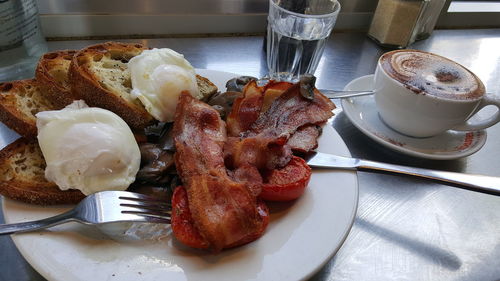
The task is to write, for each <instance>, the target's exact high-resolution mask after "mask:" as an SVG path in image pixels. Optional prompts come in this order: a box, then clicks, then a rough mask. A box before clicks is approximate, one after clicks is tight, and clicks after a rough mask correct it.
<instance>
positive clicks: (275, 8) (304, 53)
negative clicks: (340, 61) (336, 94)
mask: <svg viewBox="0 0 500 281" xmlns="http://www.w3.org/2000/svg"><path fill="white" fill-rule="evenodd" d="M339 11H340V3H338V2H337V0H298V1H297V0H269V16H268V25H267V65H268V68H269V77H270V78H271V79H274V80H280V81H296V80H298V78H299V75H301V74H305V73H309V74H314V72H315V71H316V68H317V67H318V63H319V61H320V59H321V56H322V54H323V50H324V49H325V45H326V41H327V39H328V36H329V35H330V33H331V31H332V28H333V26H334V25H335V21H336V20H337V15H338V14H339Z"/></svg>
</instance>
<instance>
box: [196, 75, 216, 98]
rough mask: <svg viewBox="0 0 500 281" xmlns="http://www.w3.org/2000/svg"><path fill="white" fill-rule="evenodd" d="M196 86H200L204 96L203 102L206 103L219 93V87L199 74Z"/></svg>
mask: <svg viewBox="0 0 500 281" xmlns="http://www.w3.org/2000/svg"><path fill="white" fill-rule="evenodd" d="M196 84H198V89H199V90H200V93H201V94H202V96H203V98H201V100H202V101H204V102H206V101H208V100H209V99H210V98H211V97H212V96H213V95H214V94H215V93H217V91H218V89H217V86H215V84H214V83H212V81H210V80H208V78H205V77H203V76H200V75H198V74H196Z"/></svg>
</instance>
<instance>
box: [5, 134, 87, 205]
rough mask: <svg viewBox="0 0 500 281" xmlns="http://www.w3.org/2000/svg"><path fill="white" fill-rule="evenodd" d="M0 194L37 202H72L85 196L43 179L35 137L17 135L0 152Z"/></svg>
mask: <svg viewBox="0 0 500 281" xmlns="http://www.w3.org/2000/svg"><path fill="white" fill-rule="evenodd" d="M0 194H2V195H4V196H6V197H8V198H11V199H15V200H19V201H23V202H26V203H32V204H39V205H54V204H73V203H77V202H79V201H80V200H82V199H83V198H84V197H85V196H84V195H83V194H82V193H81V192H80V191H79V190H67V191H62V190H60V189H59V188H58V187H57V185H56V184H55V183H52V182H49V181H47V180H46V179H45V160H44V158H43V155H42V151H41V150H40V148H39V147H38V143H37V141H36V140H34V139H33V140H28V139H25V138H20V139H18V140H16V141H15V142H13V143H11V144H10V145H8V146H6V147H5V148H4V149H2V150H1V151H0Z"/></svg>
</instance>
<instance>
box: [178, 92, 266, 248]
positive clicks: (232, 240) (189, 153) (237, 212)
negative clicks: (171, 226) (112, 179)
mask: <svg viewBox="0 0 500 281" xmlns="http://www.w3.org/2000/svg"><path fill="white" fill-rule="evenodd" d="M173 135H174V140H175V147H176V154H175V162H176V167H177V171H178V173H179V175H180V177H181V179H182V182H183V186H184V188H185V189H186V192H187V197H188V202H189V210H190V212H191V215H192V218H193V222H194V225H195V227H196V229H197V230H198V231H199V233H200V234H201V236H202V237H203V238H204V239H205V240H206V241H208V243H209V244H210V247H211V248H212V249H213V250H214V251H220V250H221V249H223V248H226V247H232V246H235V245H238V244H239V243H247V242H249V240H252V239H257V238H258V237H259V236H260V235H262V232H263V229H264V228H265V226H263V225H264V220H263V216H262V215H261V214H260V213H259V212H262V209H261V208H258V205H257V199H256V197H255V195H253V194H252V192H251V191H250V190H249V189H247V187H246V186H245V184H243V183H240V182H236V181H234V180H232V179H231V178H230V177H229V176H228V173H227V170H226V168H225V165H224V157H223V145H224V143H225V141H226V130H225V124H224V122H223V121H222V120H221V119H220V117H219V115H218V113H217V111H215V110H214V109H213V108H212V107H210V106H209V105H207V104H205V103H203V102H200V101H198V100H196V99H194V98H192V97H191V96H190V95H189V94H187V93H183V94H182V95H181V97H180V98H179V104H178V105H177V110H176V114H175V123H174V128H173ZM174 234H175V233H174ZM250 238H251V239H250Z"/></svg>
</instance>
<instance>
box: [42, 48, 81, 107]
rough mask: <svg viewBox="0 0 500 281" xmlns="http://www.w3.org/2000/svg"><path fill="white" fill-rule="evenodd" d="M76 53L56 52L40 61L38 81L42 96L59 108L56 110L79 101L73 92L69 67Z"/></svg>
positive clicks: (45, 55) (70, 51) (47, 54)
mask: <svg viewBox="0 0 500 281" xmlns="http://www.w3.org/2000/svg"><path fill="white" fill-rule="evenodd" d="M75 53H76V51H75V50H63V51H55V52H51V53H46V54H44V55H43V56H42V57H41V58H40V60H39V61H38V64H37V67H36V70H35V77H36V80H37V82H38V84H39V86H40V88H41V89H42V94H43V95H45V97H46V98H47V99H48V100H50V101H51V102H52V103H53V104H54V105H56V106H57V108H56V109H62V108H64V107H65V106H67V105H68V104H70V103H72V102H73V100H76V99H79V97H76V96H74V95H73V93H72V91H71V85H70V83H69V76H68V71H69V65H70V63H71V60H72V59H73V55H74V54H75Z"/></svg>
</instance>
